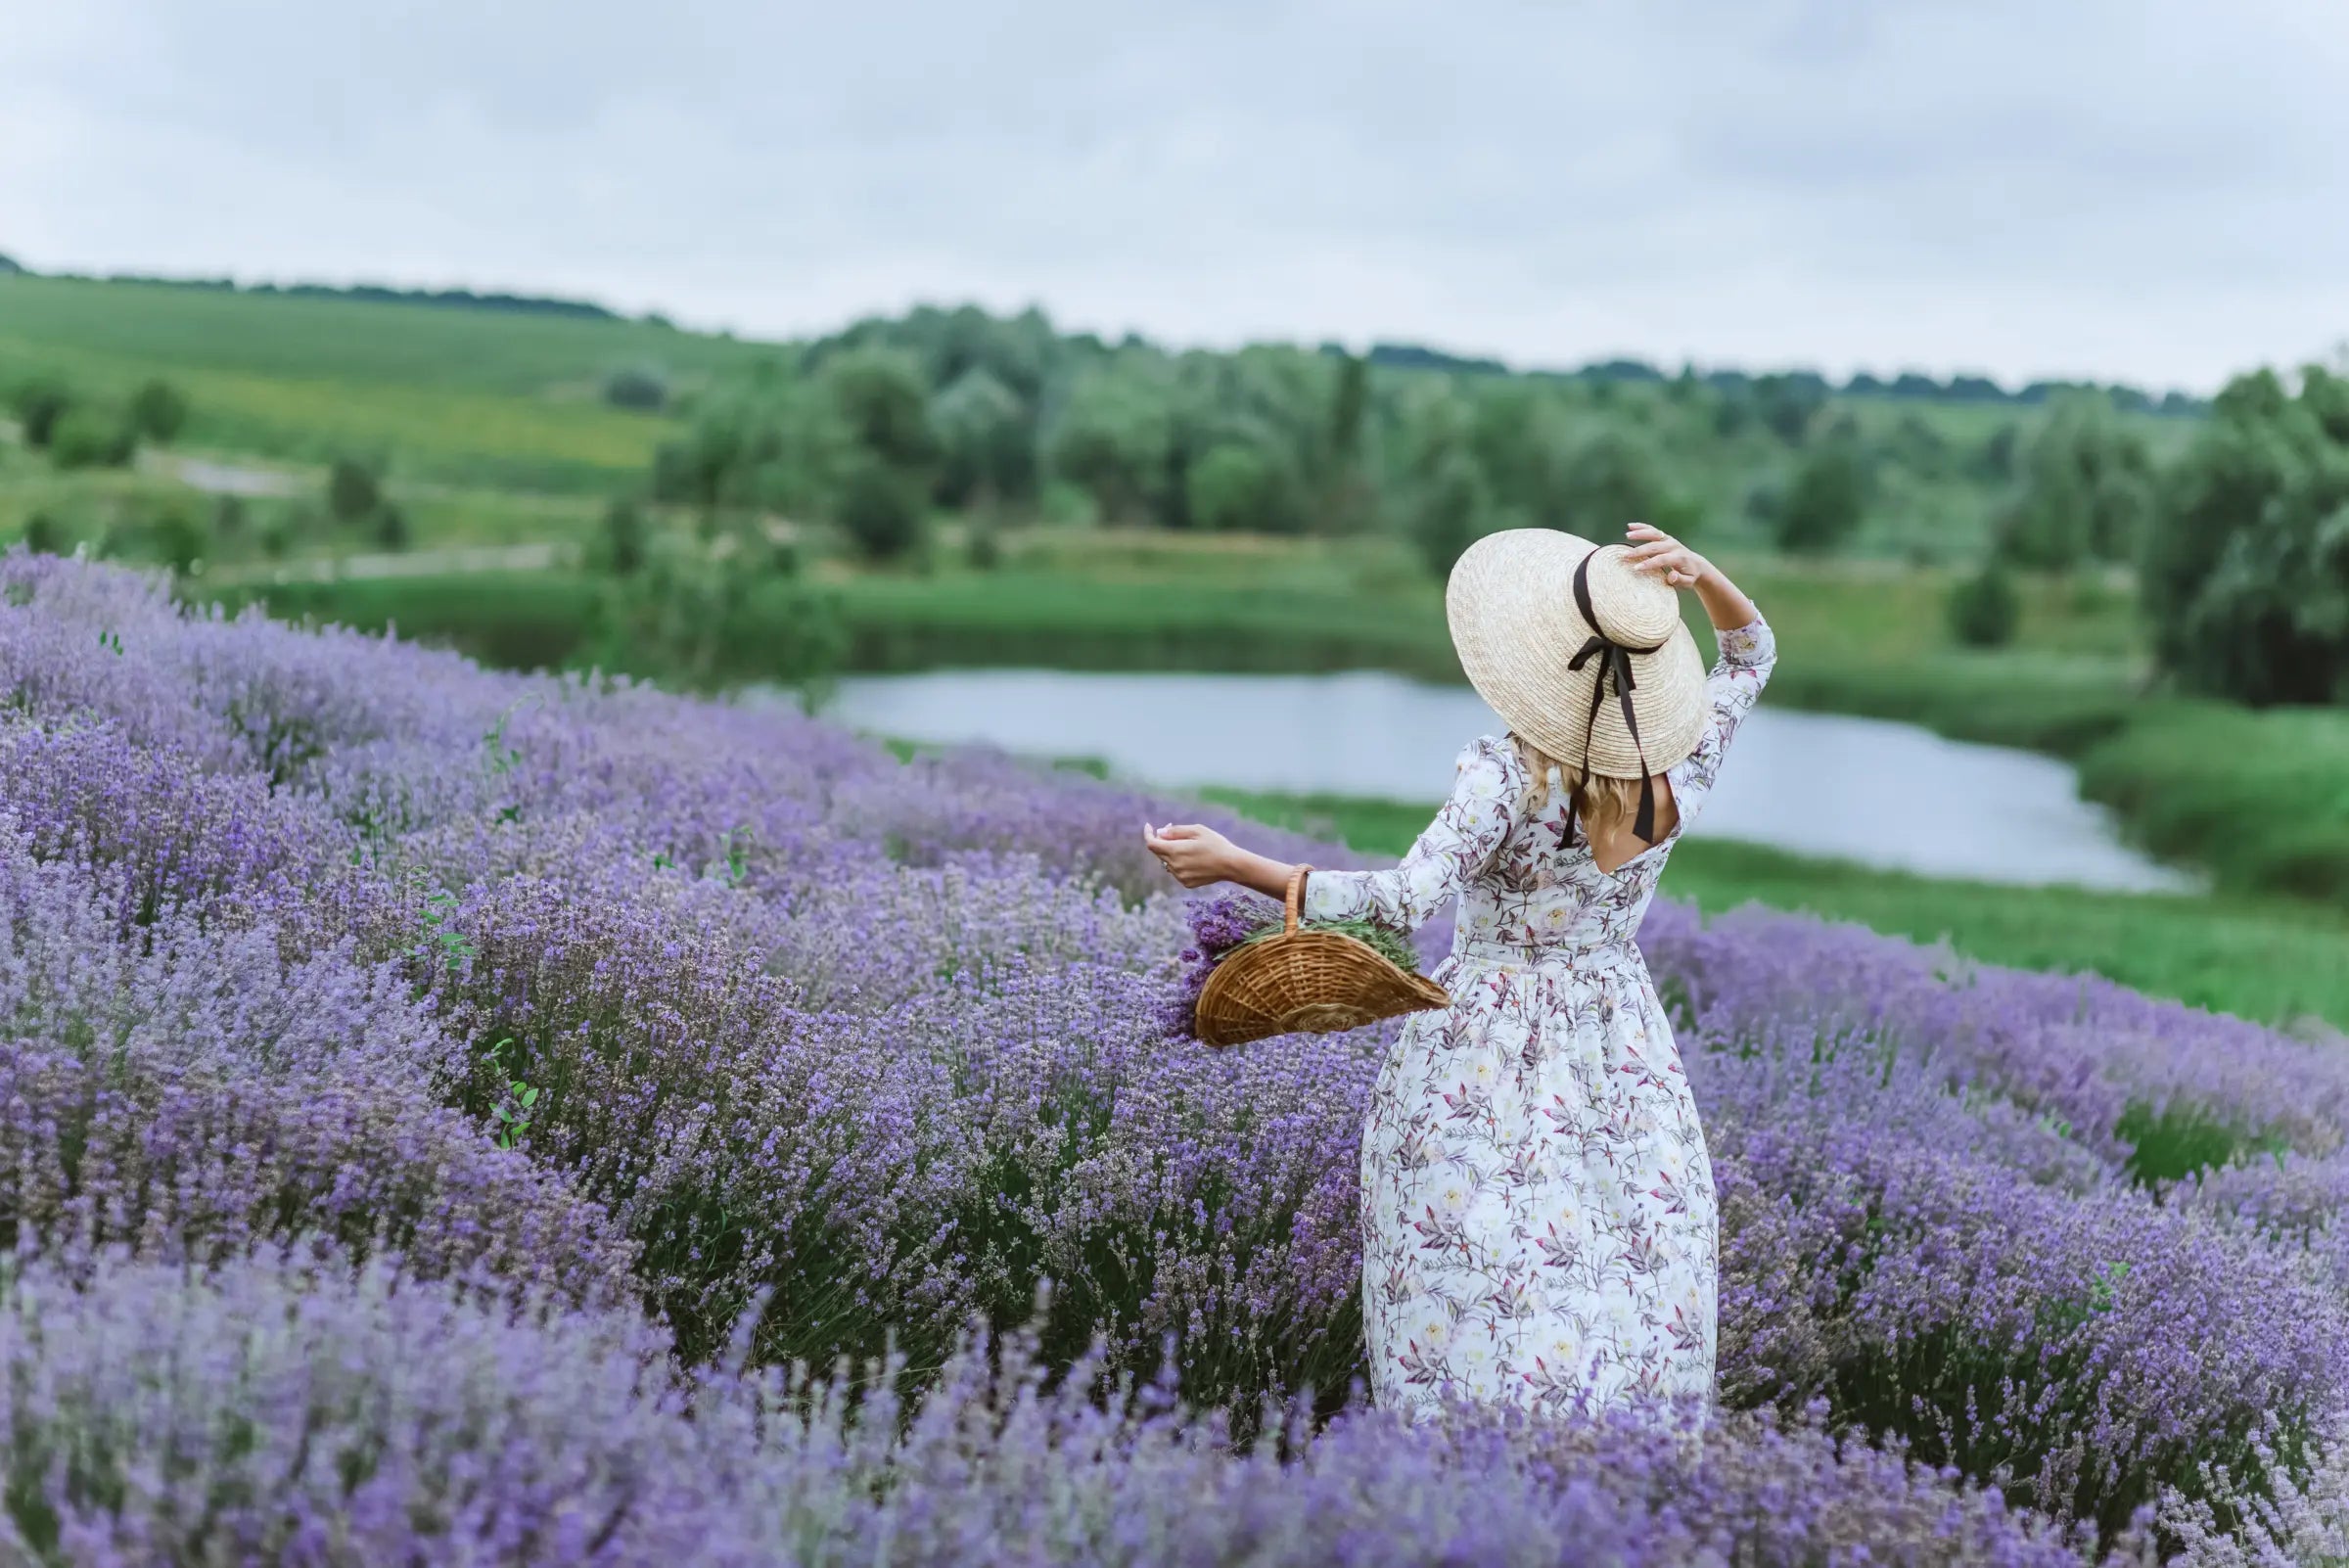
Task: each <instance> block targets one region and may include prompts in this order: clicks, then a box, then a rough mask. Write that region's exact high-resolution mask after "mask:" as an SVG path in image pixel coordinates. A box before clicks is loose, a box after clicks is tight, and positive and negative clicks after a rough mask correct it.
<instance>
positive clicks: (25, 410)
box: [16, 381, 73, 448]
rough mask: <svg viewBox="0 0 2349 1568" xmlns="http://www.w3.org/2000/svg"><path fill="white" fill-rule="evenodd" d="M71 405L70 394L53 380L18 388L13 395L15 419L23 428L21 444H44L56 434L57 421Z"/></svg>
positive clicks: (40, 445) (42, 445)
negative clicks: (14, 398)
mask: <svg viewBox="0 0 2349 1568" xmlns="http://www.w3.org/2000/svg"><path fill="white" fill-rule="evenodd" d="M72 406H73V394H72V393H71V392H68V391H67V390H66V389H65V387H64V385H63V384H61V383H58V382H54V381H36V382H31V383H28V384H27V385H25V386H24V387H23V388H20V389H19V390H18V392H17V395H16V410H17V423H18V425H20V426H21V427H22V428H23V432H24V444H25V445H27V446H30V447H35V448H39V447H45V446H47V445H48V444H49V440H50V438H51V437H52V436H53V435H55V434H56V431H57V425H58V421H60V420H62V419H64V418H65V417H66V410H67V409H69V408H70V407H72Z"/></svg>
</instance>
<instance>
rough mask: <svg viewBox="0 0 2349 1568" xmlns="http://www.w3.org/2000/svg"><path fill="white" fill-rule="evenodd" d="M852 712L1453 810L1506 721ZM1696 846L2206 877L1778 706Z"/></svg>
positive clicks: (926, 683) (2005, 752) (904, 698)
mask: <svg viewBox="0 0 2349 1568" xmlns="http://www.w3.org/2000/svg"><path fill="white" fill-rule="evenodd" d="M829 712H830V714H831V715H832V716H834V717H837V718H839V719H841V720H843V721H844V722H847V723H850V724H852V725H855V726H856V727H858V728H861V729H866V730H871V731H873V732H875V733H879V734H885V735H893V736H899V737H902V738H904V739H907V740H915V741H927V742H934V743H953V742H965V743H967V742H982V743H987V744H990V745H994V746H999V747H1001V748H1003V749H1004V750H1006V751H1011V752H1019V753H1025V754H1031V755H1035V756H1039V757H1055V758H1079V757H1082V758H1092V759H1097V760H1099V761H1102V762H1104V763H1106V764H1107V765H1108V767H1109V769H1110V771H1111V773H1112V774H1113V775H1114V776H1117V777H1120V778H1126V779H1130V780H1133V781H1136V782H1139V783H1145V784H1156V785H1164V786H1167V787H1169V788H1175V789H1179V788H1186V787H1197V786H1200V785H1206V784H1226V785H1231V786H1234V787H1236V788H1241V789H1261V790H1279V791H1287V792H1293V793H1298V794H1319V793H1327V794H1334V795H1356V796H1368V797H1373V798H1378V799H1385V800H1398V801H1426V802H1429V803H1431V804H1432V803H1433V802H1435V801H1437V800H1439V799H1441V798H1442V797H1443V795H1444V794H1445V792H1446V791H1447V790H1449V789H1450V788H1451V776H1452V766H1451V764H1452V759H1453V757H1454V756H1455V755H1456V754H1457V753H1458V751H1459V749H1460V747H1461V745H1462V744H1463V743H1464V742H1466V741H1468V740H1470V739H1472V738H1474V737H1476V736H1478V735H1487V734H1498V733H1500V732H1501V730H1502V729H1503V728H1504V727H1505V726H1503V725H1502V724H1501V722H1500V720H1499V719H1498V718H1497V717H1496V716H1495V715H1494V713H1493V711H1492V710H1491V709H1489V708H1487V707H1486V706H1485V704H1484V701H1483V699H1481V698H1479V697H1478V696H1477V695H1476V693H1475V692H1473V691H1471V690H1469V689H1468V688H1467V687H1465V686H1436V685H1429V684H1425V683H1423V682H1419V681H1413V680H1406V679H1404V678H1402V677H1401V676H1397V675H1389V674H1383V673H1376V672H1369V671H1363V672H1357V673H1352V674H1341V675H1204V674H1179V673H1170V674H1087V673H1081V672H1073V671H1067V670H1041V669H1036V670H1031V669H942V670H933V671H930V672H928V673H924V674H914V675H859V676H853V677H851V678H849V679H846V680H843V681H842V682H841V683H840V689H839V692H838V694H837V696H836V697H835V698H834V700H833V704H832V707H831V709H830V710H829ZM1689 833H1690V836H1691V837H1710V838H1723V839H1743V840H1748V841H1750V842H1753V843H1757V844H1767V845H1771V846H1773V847H1775V848H1778V849H1782V850H1790V851H1794V852H1796V853H1803V854H1815V855H1832V856H1838V857H1840V858H1843V859H1848V860H1857V861H1860V862H1862V863H1864V864H1867V865H1873V866H1882V867H1890V868H1897V869H1902V870H1910V871H1918V872H1923V873H1925V874H1927V875H1932V876H1949V877H1967V878H1972V879H1975V880H1978V881H1989V882H2013V883H2068V884H2072V885H2074V886H2079V887H2089V888H2106V889H2119V890H2127V891H2153V890H2188V889H2191V888H2193V887H2194V886H2195V885H2196V884H2195V883H2194V881H2193V879H2192V878H2190V877H2188V875H2186V874H2185V873H2183V872H2180V871H2177V870H2175V869H2173V868H2171V867H2167V866H2163V865H2161V864H2159V863H2157V862H2155V861H2153V860H2151V859H2148V858H2147V857H2146V856H2144V855H2142V854H2140V853H2137V852H2136V851H2135V850H2132V849H2130V848H2129V847H2128V846H2126V845H2124V844H2122V843H2121V842H2120V840H2119V837H2118V835H2117V834H2116V832H2115V830H2114V824H2113V820H2112V818H2111V815H2110V814H2109V813H2108V812H2106V811H2105V810H2104V809H2103V808H2102V807H2097V806H2096V805H2093V804H2091V803H2089V802H2087V801H2083V800H2081V799H2080V796H2079V792H2078V790H2077V788H2076V786H2075V781H2074V779H2073V776H2072V770H2071V769H2070V768H2069V767H2068V766H2066V765H2065V764H2064V763H2062V762H2059V761H2054V760H2053V759H2051V758H2047V757H2042V756H2039V755H2038V754H2036V753H2033V752H2024V751H2016V750H2013V749H2011V748H2007V747H2002V746H1976V745H1970V744H1967V743H1965V742H1962V741H1953V740H1946V739H1944V738H1942V737H1941V736H1939V735H1936V734H1934V733H1932V732H1931V731H1930V730H1926V729H1922V728H1919V727H1918V726H1916V725H1913V724H1901V723H1894V722H1891V721H1888V720H1884V719H1876V718H1853V717H1848V716H1845V715H1829V714H1805V713H1796V712H1792V711H1790V710H1786V709H1778V708H1773V707H1771V706H1770V704H1769V702H1768V701H1767V699H1766V700H1765V701H1764V703H1763V706H1762V707H1761V708H1759V709H1757V710H1756V711H1755V713H1754V714H1753V715H1752V717H1750V718H1749V719H1748V720H1747V721H1746V724H1745V726H1744V727H1743V728H1742V729H1741V730H1740V731H1739V733H1738V737H1737V743H1736V745H1735V746H1734V747H1733V748H1732V749H1731V751H1730V753H1729V759H1728V762H1727V766H1725V767H1724V769H1723V770H1722V777H1721V781H1720V783H1719V785H1718V786H1717V787H1716V788H1715V790H1714V793H1713V797H1712V799H1711V801H1710V802H1708V803H1707V805H1706V807H1705V809H1704V811H1703V813H1702V814H1701V815H1700V816H1699V817H1698V818H1697V820H1696V823H1695V825H1694V826H1693V827H1691V829H1690V830H1689Z"/></svg>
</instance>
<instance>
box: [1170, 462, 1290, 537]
mask: <svg viewBox="0 0 2349 1568" xmlns="http://www.w3.org/2000/svg"><path fill="white" fill-rule="evenodd" d="M1185 478H1186V489H1187V492H1188V499H1189V503H1190V520H1191V524H1192V526H1193V527H1195V528H1202V529H1213V530H1218V531H1220V532H1226V533H1295V532H1297V531H1299V530H1302V529H1303V528H1304V526H1305V511H1304V507H1303V506H1302V504H1301V503H1300V499H1299V495H1298V486H1297V480H1296V476H1295V475H1294V474H1293V473H1291V472H1290V471H1289V469H1288V468H1287V466H1286V465H1285V464H1284V463H1283V462H1282V460H1281V459H1280V457H1279V456H1278V455H1277V454H1276V453H1274V452H1272V451H1271V450H1269V449H1268V448H1267V447H1265V446H1261V445H1257V444H1255V443H1252V442H1241V441H1225V442H1223V443H1221V444H1220V445H1218V446H1216V447H1215V448H1214V449H1212V450H1211V451H1209V452H1208V453H1207V454H1206V455H1205V456H1204V457H1202V458H1200V459H1199V460H1198V461H1197V462H1195V463H1192V464H1191V465H1190V467H1189V470H1188V473H1187V474H1186V476H1185Z"/></svg>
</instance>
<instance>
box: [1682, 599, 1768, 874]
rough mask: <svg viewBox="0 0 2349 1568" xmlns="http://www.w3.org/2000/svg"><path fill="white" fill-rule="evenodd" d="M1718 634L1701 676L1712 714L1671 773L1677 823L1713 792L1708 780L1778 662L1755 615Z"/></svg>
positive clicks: (1692, 817) (1763, 625)
mask: <svg viewBox="0 0 2349 1568" xmlns="http://www.w3.org/2000/svg"><path fill="white" fill-rule="evenodd" d="M1718 640H1719V642H1720V644H1721V657H1720V658H1719V659H1718V660H1716V661H1715V662H1714V665H1713V670H1712V673H1710V674H1708V675H1706V676H1705V700H1706V703H1707V704H1708V705H1709V706H1710V707H1711V709H1712V716H1711V718H1710V719H1709V720H1708V721H1707V722H1706V724H1705V732H1704V734H1703V736H1702V737H1700V738H1699V739H1698V741H1697V743H1696V750H1695V751H1693V752H1690V753H1689V754H1688V758H1687V760H1686V761H1683V762H1681V764H1680V765H1679V766H1677V767H1675V768H1673V769H1672V773H1671V777H1672V798H1673V803H1674V805H1675V807H1677V808H1678V810H1679V812H1680V819H1681V828H1683V829H1684V828H1686V827H1687V825H1688V824H1689V823H1690V822H1691V821H1693V820H1695V818H1696V813H1697V811H1698V810H1699V809H1701V808H1702V807H1703V806H1704V804H1705V797H1706V796H1708V795H1710V794H1712V793H1713V781H1714V779H1716V778H1717V777H1719V776H1720V773H1721V762H1722V759H1723V758H1724V757H1725V756H1727V753H1728V750H1729V742H1730V741H1732V740H1734V739H1735V738H1736V736H1737V726H1738V725H1739V724H1741V723H1743V722H1744V721H1745V715H1748V714H1750V713H1752V712H1753V711H1754V704H1755V703H1756V702H1758V701H1760V700H1761V696H1762V688H1763V687H1764V686H1767V685H1769V684H1770V671H1771V669H1772V667H1773V666H1774V665H1775V664H1777V662H1778V641H1777V638H1776V637H1774V636H1773V635H1772V633H1771V629H1770V623H1768V622H1767V621H1764V620H1763V619H1762V618H1761V617H1760V616H1756V617H1755V618H1754V619H1753V620H1752V621H1751V622H1749V623H1746V624H1745V625H1742V626H1737V627H1734V628H1732V629H1730V630H1727V631H1724V632H1721V633H1719V634H1718Z"/></svg>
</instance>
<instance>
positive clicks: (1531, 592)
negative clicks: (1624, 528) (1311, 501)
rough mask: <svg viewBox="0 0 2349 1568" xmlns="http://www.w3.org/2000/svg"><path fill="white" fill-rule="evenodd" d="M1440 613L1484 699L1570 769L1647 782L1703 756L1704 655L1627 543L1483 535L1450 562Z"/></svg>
mask: <svg viewBox="0 0 2349 1568" xmlns="http://www.w3.org/2000/svg"><path fill="white" fill-rule="evenodd" d="M1578 575H1579V576H1580V578H1581V587H1582V589H1583V592H1582V593H1580V594H1578V593H1577V591H1576V587H1577V577H1578ZM1586 601H1587V603H1588V606H1589V614H1586V612H1585V608H1584V604H1585V602H1586ZM1444 611H1445V615H1446V618H1447V619H1448V620H1449V621H1450V622H1451V642H1452V646H1453V648H1455V649H1456V650H1458V653H1459V656H1460V668H1461V669H1463V670H1465V671H1466V672H1467V675H1468V683H1469V684H1470V685H1472V686H1474V687H1475V688H1476V691H1477V695H1478V696H1480V697H1482V698H1484V700H1485V702H1486V703H1487V704H1488V705H1489V706H1490V707H1491V708H1492V710H1493V711H1494V712H1495V713H1497V714H1498V715H1500V716H1501V718H1502V719H1503V720H1505V721H1506V722H1507V724H1508V726H1509V728H1510V729H1511V730H1512V731H1513V732H1515V733H1516V734H1517V735H1518V736H1519V737H1520V738H1522V739H1524V740H1526V741H1528V742H1530V743H1531V744H1533V745H1535V746H1538V747H1540V748H1541V749H1542V750H1543V752H1545V753H1547V754H1548V755H1549V756H1550V757H1551V758H1552V759H1553V760H1555V761H1557V762H1558V763H1559V764H1560V765H1561V766H1565V767H1571V768H1575V769H1577V770H1579V771H1582V772H1584V773H1589V774H1596V775H1598V776H1600V777H1602V778H1624V779H1633V778H1645V777H1647V776H1648V775H1649V774H1652V773H1661V772H1663V771H1664V770H1665V769H1667V768H1669V767H1671V766H1672V765H1673V764H1674V763H1676V762H1679V761H1682V760H1684V759H1685V758H1686V757H1687V756H1688V754H1689V753H1690V752H1692V751H1694V750H1696V743H1697V741H1698V740H1699V739H1700V738H1701V737H1702V736H1703V734H1704V731H1705V662H1704V656H1703V655H1702V654H1700V653H1698V652H1697V648H1696V639H1695V637H1693V636H1691V635H1690V634H1689V631H1688V626H1687V623H1684V622H1683V621H1681V604H1680V594H1679V593H1678V592H1677V591H1675V590H1674V589H1673V588H1672V587H1670V586H1669V585H1668V584H1666V583H1665V582H1664V581H1663V580H1662V579H1661V578H1660V577H1659V576H1656V575H1655V574H1653V573H1646V572H1640V571H1637V570H1636V569H1635V568H1634V567H1633V565H1632V563H1631V561H1630V559H1629V549H1628V547H1627V546H1624V545H1620V544H1610V545H1603V546H1601V545H1594V544H1592V543H1591V542H1590V541H1589V539H1585V538H1580V537H1578V536H1576V535H1575V534H1572V533H1565V532H1561V531H1559V530H1555V529H1504V530H1501V531H1499V532H1497V533H1488V534H1486V535H1485V536H1484V537H1483V538H1481V539H1479V540H1477V541H1476V542H1475V543H1474V544H1472V545H1470V546H1469V547H1468V549H1467V551H1466V553H1465V554H1463V555H1462V556H1461V557H1460V559H1459V561H1458V563H1457V564H1456V565H1454V566H1453V567H1452V569H1451V582H1450V583H1449V584H1448V585H1447V587H1446V588H1445V592H1444ZM1627 674H1628V675H1629V677H1630V678H1629V680H1628V681H1626V680H1624V679H1623V678H1622V677H1623V676H1624V675H1627ZM1602 678H1604V679H1605V682H1606V684H1605V686H1604V688H1603V689H1602V688H1601V687H1600V684H1599V682H1600V680H1601V679H1602ZM1625 688H1628V689H1625ZM1627 700H1628V703H1629V706H1630V709H1631V715H1630V716H1629V717H1627V715H1626V714H1625V712H1624V709H1625V706H1626V702H1627ZM1634 719H1635V720H1636V733H1635V728H1634V722H1633V720H1634Z"/></svg>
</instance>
